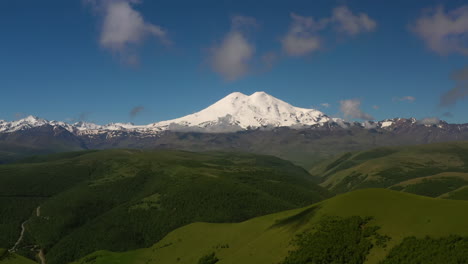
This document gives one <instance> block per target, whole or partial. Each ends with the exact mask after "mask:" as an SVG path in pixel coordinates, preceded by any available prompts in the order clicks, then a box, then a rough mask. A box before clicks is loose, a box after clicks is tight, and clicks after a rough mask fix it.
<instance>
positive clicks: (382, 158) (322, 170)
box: [310, 142, 468, 196]
mask: <svg viewBox="0 0 468 264" xmlns="http://www.w3.org/2000/svg"><path fill="white" fill-rule="evenodd" d="M310 173H311V174H313V175H316V176H322V178H323V180H324V181H323V182H322V184H321V185H322V186H324V187H326V188H328V189H330V190H332V191H334V192H337V193H343V192H347V191H351V190H355V189H360V188H369V187H381V188H388V187H391V186H395V188H394V189H397V190H401V189H403V188H404V187H409V186H406V185H409V184H410V183H411V184H413V186H411V188H407V189H408V190H406V191H408V192H414V193H417V194H424V195H430V196H438V195H441V194H443V193H447V192H450V191H453V190H454V189H456V188H459V187H462V186H463V185H466V183H467V178H466V176H463V175H462V173H468V142H452V143H443V144H442V143H439V144H429V145H420V146H411V147H393V148H390V147H386V148H377V149H373V150H369V151H362V152H357V153H346V154H343V155H341V156H340V157H338V158H335V159H332V160H329V161H326V162H323V163H321V164H320V165H318V166H316V167H315V168H313V169H311V170H310ZM440 173H446V174H445V175H443V174H442V175H438V174H440ZM447 173H449V174H447ZM439 176H440V177H439ZM416 178H418V180H413V179H416ZM442 178H445V179H442ZM406 183H408V184H406ZM416 185H421V186H416ZM437 185H439V187H437ZM426 187H427V188H432V189H434V188H435V189H437V190H431V191H430V192H429V194H425V193H424V189H426ZM413 189H414V191H411V190H413Z"/></svg>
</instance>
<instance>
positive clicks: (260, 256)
mask: <svg viewBox="0 0 468 264" xmlns="http://www.w3.org/2000/svg"><path fill="white" fill-rule="evenodd" d="M467 206H468V202H466V201H453V200H443V199H433V198H427V197H422V196H416V195H412V194H405V193H400V192H395V191H390V190H384V189H367V190H360V191H355V192H351V193H346V194H343V195H340V196H337V197H334V198H331V199H328V200H325V201H323V202H320V203H318V204H316V205H313V206H309V207H306V208H303V209H296V210H291V211H285V212H281V213H276V214H272V215H267V216H263V217H259V218H254V219H251V220H249V221H246V222H242V223H238V224H209V223H194V224H190V225H187V226H184V227H182V228H179V229H177V230H175V231H173V232H171V233H170V234H169V235H168V236H166V237H165V238H164V239H163V240H161V241H160V242H158V243H157V244H155V245H153V246H152V247H151V248H146V249H140V250H135V251H129V252H125V253H112V252H108V251H99V252H96V253H93V254H91V255H89V256H87V257H85V258H83V259H82V260H81V261H79V262H76V264H78V263H79V264H85V263H89V264H91V263H93V264H114V263H120V264H143V263H156V264H157V263H161V264H162V263H164V264H171V263H174V264H175V263H177V264H191V263H197V261H198V259H199V258H200V257H201V256H203V255H205V254H208V253H210V252H216V254H217V256H218V257H219V258H220V259H221V260H220V262H219V264H228V263H229V264H235V263H244V264H250V263H252V264H272V263H278V262H280V261H281V260H283V259H284V257H285V256H286V254H287V252H288V250H289V249H290V246H289V242H290V241H291V239H292V238H293V237H294V236H295V234H297V233H299V232H301V231H303V230H305V229H307V228H310V227H311V226H312V225H314V223H316V222H317V220H318V219H320V218H321V217H323V216H324V215H336V216H343V217H346V216H354V215H359V216H372V217H373V218H374V219H373V220H372V221H371V224H372V225H378V226H380V227H381V229H380V230H379V233H381V234H384V235H388V236H390V237H391V240H390V241H389V242H388V247H387V249H383V248H374V249H373V250H372V251H371V252H370V254H369V256H368V261H367V262H366V263H369V264H370V263H378V262H379V261H380V260H382V259H383V258H384V257H385V256H386V254H387V253H388V251H389V249H391V248H392V247H393V246H395V245H397V244H398V243H400V242H401V240H402V239H403V238H404V237H407V236H416V237H424V236H426V235H430V236H434V237H439V236H446V235H449V234H458V235H464V236H466V235H468V226H467V225H466V221H468V211H467V210H466V208H467ZM311 207H314V208H318V209H317V210H316V211H315V213H314V212H313V211H312V212H309V211H310V208H311ZM307 210H309V211H307ZM301 212H302V214H301ZM294 216H295V217H294ZM285 219H289V221H285ZM278 223H283V224H280V225H279V224H278ZM222 245H229V247H228V248H226V247H224V248H223V247H222Z"/></svg>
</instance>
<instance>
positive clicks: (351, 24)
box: [331, 6, 377, 35]
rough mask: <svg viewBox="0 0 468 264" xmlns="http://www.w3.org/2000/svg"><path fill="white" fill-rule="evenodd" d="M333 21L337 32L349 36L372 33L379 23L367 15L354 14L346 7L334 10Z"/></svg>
mask: <svg viewBox="0 0 468 264" xmlns="http://www.w3.org/2000/svg"><path fill="white" fill-rule="evenodd" d="M331 21H332V22H333V23H335V27H336V29H337V31H339V32H343V33H346V34H348V35H357V34H360V33H364V32H371V31H374V30H375V29H376V28H377V22H375V20H373V19H371V18H370V17H369V15H367V14H366V13H359V14H354V13H353V12H351V10H349V8H348V7H346V6H339V7H336V8H335V9H333V15H332V17H331Z"/></svg>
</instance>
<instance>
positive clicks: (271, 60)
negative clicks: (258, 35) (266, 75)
mask: <svg viewBox="0 0 468 264" xmlns="http://www.w3.org/2000/svg"><path fill="white" fill-rule="evenodd" d="M278 59H279V57H278V54H276V53H275V52H273V51H270V52H267V53H264V54H263V55H262V57H261V58H260V60H261V63H262V64H263V68H264V69H265V70H270V69H271V68H273V66H274V65H275V64H276V62H277V61H278Z"/></svg>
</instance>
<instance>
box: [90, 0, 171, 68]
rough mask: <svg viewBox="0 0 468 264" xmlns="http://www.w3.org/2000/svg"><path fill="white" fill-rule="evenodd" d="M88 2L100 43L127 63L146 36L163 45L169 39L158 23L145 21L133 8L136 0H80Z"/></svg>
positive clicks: (131, 62) (134, 57) (167, 43)
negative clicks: (96, 20) (96, 19)
mask: <svg viewBox="0 0 468 264" xmlns="http://www.w3.org/2000/svg"><path fill="white" fill-rule="evenodd" d="M84 1H85V3H87V4H89V5H91V6H92V8H93V10H94V11H95V13H96V14H97V15H98V16H99V17H100V18H101V20H102V21H101V34H100V38H99V43H100V45H101V47H103V48H105V49H107V50H109V51H111V52H113V53H114V54H117V55H118V56H120V58H121V59H122V60H123V61H124V62H125V63H129V64H136V63H138V60H139V56H138V54H137V52H136V47H137V46H139V45H141V44H142V43H143V42H144V41H145V40H146V39H147V38H148V37H155V38H156V39H158V40H159V41H160V42H161V43H162V44H164V45H170V44H171V41H170V40H169V38H168V36H167V31H166V30H165V29H163V28H162V27H161V26H159V25H155V24H152V23H149V22H146V21H145V20H144V18H143V16H142V15H141V14H140V13H139V12H138V11H136V10H135V9H134V8H133V5H136V4H140V3H141V1H138V0H84Z"/></svg>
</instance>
